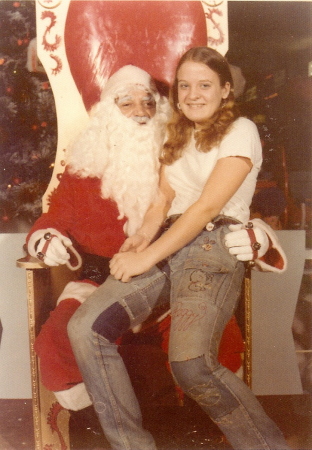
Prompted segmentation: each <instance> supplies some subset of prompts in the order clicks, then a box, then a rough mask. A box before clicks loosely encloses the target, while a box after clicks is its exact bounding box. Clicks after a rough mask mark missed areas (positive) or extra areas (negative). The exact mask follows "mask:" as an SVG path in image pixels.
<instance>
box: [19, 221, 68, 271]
mask: <svg viewBox="0 0 312 450" xmlns="http://www.w3.org/2000/svg"><path fill="white" fill-rule="evenodd" d="M38 241H39V243H38ZM72 245H73V244H72V241H71V240H70V239H69V238H68V237H66V236H64V235H62V234H61V233H60V232H59V231H57V230H55V229H54V228H46V229H45V230H37V231H35V232H34V233H33V234H32V235H31V237H30V239H29V242H28V246H27V247H28V252H29V254H30V255H31V256H33V257H35V258H38V259H40V261H43V262H44V263H45V264H46V265H48V266H59V265H61V264H66V263H67V262H68V260H69V258H70V255H69V253H68V251H67V247H71V246H72Z"/></svg>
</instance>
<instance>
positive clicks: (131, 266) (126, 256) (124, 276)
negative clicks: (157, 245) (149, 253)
mask: <svg viewBox="0 0 312 450" xmlns="http://www.w3.org/2000/svg"><path fill="white" fill-rule="evenodd" d="M152 266H153V263H150V262H149V261H148V259H147V257H146V255H145V254H143V253H134V252H123V253H116V254H115V255H114V256H113V258H112V259H111V260H110V263H109V267H110V273H111V275H113V277H115V278H116V280H120V281H123V282H124V283H127V282H128V281H130V280H131V277H133V276H135V275H141V274H142V273H144V272H147V271H148V270H149V269H150V268H151V267H152Z"/></svg>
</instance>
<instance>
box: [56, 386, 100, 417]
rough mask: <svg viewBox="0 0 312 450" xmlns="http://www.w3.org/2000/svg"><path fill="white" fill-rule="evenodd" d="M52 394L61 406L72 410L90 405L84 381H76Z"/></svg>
mask: <svg viewBox="0 0 312 450" xmlns="http://www.w3.org/2000/svg"><path fill="white" fill-rule="evenodd" d="M54 395H55V397H56V399H57V401H58V402H59V404H60V405H61V406H63V408H65V409H70V410H72V411H79V410H80V409H83V408H87V406H90V405H92V402H91V400H90V397H89V394H88V392H87V390H86V386H85V384H84V383H78V384H76V385H75V386H73V387H72V388H69V389H66V390H64V391H57V392H54Z"/></svg>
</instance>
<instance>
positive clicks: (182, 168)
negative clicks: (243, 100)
mask: <svg viewBox="0 0 312 450" xmlns="http://www.w3.org/2000/svg"><path fill="white" fill-rule="evenodd" d="M227 156H243V157H246V158H249V159H250V160H251V162H252V169H251V170H250V172H249V173H248V175H247V177H246V178H245V180H244V181H243V183H242V184H241V186H240V187H239V188H238V190H237V191H236V193H235V194H234V195H233V197H232V198H231V199H230V200H229V201H228V203H227V204H226V205H225V206H224V208H223V209H222V211H220V214H224V215H226V216H230V217H233V218H235V219H238V220H240V221H241V222H243V223H245V222H246V221H248V219H249V214H250V211H249V206H250V203H251V200H252V196H253V194H254V190H255V187H256V181H257V176H258V172H259V170H260V167H261V163H262V147H261V142H260V138H259V133H258V130H257V127H256V125H255V124H254V123H253V122H252V121H250V120H249V119H246V118H244V117H239V118H238V119H237V120H236V121H235V122H234V123H233V125H232V127H231V130H230V131H229V132H228V133H227V134H226V136H225V137H224V138H223V140H222V142H221V143H220V145H219V146H217V147H213V148H212V149H211V150H210V151H209V152H207V153H203V152H200V151H198V150H196V147H195V139H194V137H192V139H191V142H190V143H189V145H188V146H187V148H186V149H185V150H184V151H183V155H182V157H181V158H180V159H178V160H177V161H175V162H174V163H173V164H172V165H171V166H165V174H166V178H167V181H168V182H169V184H170V186H171V187H172V189H173V190H174V191H175V194H176V196H175V198H174V200H173V202H172V205H171V208H170V210H169V212H168V216H170V215H172V214H181V213H183V212H184V211H185V210H186V209H187V208H188V207H189V206H191V205H192V204H193V203H194V202H195V201H196V200H198V198H199V197H200V195H201V193H202V190H203V188H204V185H205V183H206V181H207V179H208V177H209V175H210V174H211V172H212V170H213V168H214V166H215V164H216V162H217V160H218V159H220V158H225V157H227Z"/></svg>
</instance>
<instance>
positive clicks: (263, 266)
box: [250, 219, 287, 273]
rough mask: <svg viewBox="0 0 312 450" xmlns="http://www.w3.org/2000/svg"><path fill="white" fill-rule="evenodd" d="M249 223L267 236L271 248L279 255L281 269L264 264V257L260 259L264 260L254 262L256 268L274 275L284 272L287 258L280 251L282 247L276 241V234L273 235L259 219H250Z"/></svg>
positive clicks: (267, 226) (271, 230)
mask: <svg viewBox="0 0 312 450" xmlns="http://www.w3.org/2000/svg"><path fill="white" fill-rule="evenodd" d="M250 222H252V223H253V224H254V226H255V227H259V228H261V229H262V230H263V231H265V233H266V234H267V235H268V236H269V238H270V240H271V242H272V247H273V248H274V249H275V250H276V251H277V252H278V254H279V258H280V261H281V266H282V267H281V268H278V267H274V266H271V265H270V264H267V263H266V262H265V255H264V256H263V257H262V258H264V259H256V260H255V263H256V268H258V269H260V270H263V271H265V272H275V273H283V272H285V271H286V270H287V257H286V255H285V253H284V250H283V249H282V247H281V245H280V243H279V240H278V238H277V236H276V234H275V233H274V231H273V229H272V228H271V227H270V226H269V225H268V224H267V223H265V222H264V221H263V220H261V219H252V220H250Z"/></svg>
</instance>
